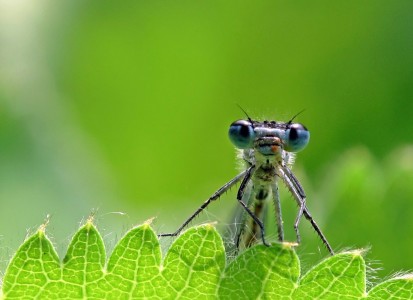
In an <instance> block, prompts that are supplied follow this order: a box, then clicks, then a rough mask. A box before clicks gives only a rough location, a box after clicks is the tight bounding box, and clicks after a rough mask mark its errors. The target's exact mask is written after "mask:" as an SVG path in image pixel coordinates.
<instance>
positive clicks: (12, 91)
mask: <svg viewBox="0 0 413 300" xmlns="http://www.w3.org/2000/svg"><path fill="white" fill-rule="evenodd" d="M412 32H413V2H412V1H410V0H404V1H384V0H374V1H373V0H371V1H362V2H360V1H327V0H326V1H315V2H311V3H309V2H307V1H295V2H291V1H255V2H252V1H123V2H116V1H52V0H41V1H12V0H9V1H8V0H0V260H1V268H0V270H1V271H4V267H5V265H6V263H7V261H8V260H9V258H10V256H11V255H12V254H13V253H14V251H15V250H16V248H17V247H18V245H19V244H20V243H21V242H22V241H23V240H24V237H25V235H26V232H28V233H31V232H33V230H34V229H35V228H36V227H37V226H38V225H39V224H41V223H42V222H43V219H44V218H45V217H46V215H47V214H50V215H51V222H50V225H49V235H51V236H52V238H53V241H54V242H55V244H56V247H57V249H58V252H59V254H60V255H64V252H65V247H66V246H67V244H68V242H69V240H70V237H71V235H72V234H73V233H74V232H75V230H76V229H77V227H78V225H79V222H81V221H82V219H84V218H86V217H87V216H88V215H89V214H90V213H91V212H92V211H94V210H97V213H96V221H97V224H98V227H99V229H100V230H101V232H102V233H103V234H104V239H105V242H106V243H107V246H108V251H110V249H111V247H113V244H114V243H115V242H116V241H117V240H118V239H119V238H120V236H121V234H123V233H124V232H125V231H126V230H127V229H128V228H130V227H131V226H133V225H135V224H139V223H141V222H143V221H145V220H146V219H149V218H151V217H156V219H155V221H154V224H153V226H154V228H155V229H156V230H157V231H158V232H167V231H171V230H174V229H175V228H176V227H177V226H179V225H180V224H181V223H182V222H183V221H184V220H185V218H186V217H188V216H189V215H190V214H191V213H192V212H193V211H194V210H195V209H196V208H198V207H199V205H200V204H201V203H202V202H203V201H204V200H205V199H206V198H207V197H208V196H210V195H211V194H212V193H213V192H214V191H215V190H216V189H217V188H218V187H219V186H221V185H222V184H224V183H225V182H226V181H228V180H229V179H230V178H232V177H233V176H235V175H236V174H237V165H238V163H237V162H236V160H235V151H234V148H233V146H232V145H231V144H230V142H229V140H228V138H227V130H228V126H229V124H230V123H231V122H232V121H234V120H237V119H240V118H243V117H244V114H243V113H242V111H241V110H240V109H239V108H238V107H237V105H236V104H239V105H241V106H242V107H243V108H244V109H245V110H246V111H247V112H248V113H249V115H250V116H251V117H252V118H256V119H263V118H266V119H275V120H288V119H289V118H291V117H292V116H293V115H294V114H296V113H297V112H299V111H301V110H302V109H305V112H304V113H302V114H301V115H300V116H299V117H298V119H297V120H298V121H299V122H302V123H304V124H305V125H306V126H307V127H308V128H309V129H310V131H311V141H310V144H309V146H308V147H307V148H306V149H305V150H304V151H303V152H302V153H300V154H299V156H298V158H297V163H296V166H295V168H294V171H295V172H296V175H297V177H298V178H299V179H300V180H301V181H302V183H303V186H304V188H305V189H306V191H307V194H308V200H307V202H308V206H309V207H310V209H311V211H312V214H313V216H314V217H315V219H316V220H317V221H318V223H320V226H321V227H322V228H323V230H324V231H325V233H326V235H327V237H328V239H329V241H330V243H331V244H332V245H333V247H334V248H335V249H336V250H340V249H353V248H360V247H363V248H366V247H370V250H369V251H368V252H367V255H366V258H367V261H368V263H369V266H370V267H371V268H372V269H375V270H376V272H378V273H376V275H378V276H379V277H381V276H387V275H389V274H391V273H393V272H395V271H400V270H404V271H407V270H410V269H412V268H413V258H412V256H411V253H412V249H413V238H412V236H413V235H412V233H413V199H412V196H413V150H412V149H413V148H410V147H409V146H408V145H409V144H411V143H412V137H413V125H412V119H411V118H412V111H413V84H412V76H413V36H412ZM234 192H235V191H231V192H229V193H228V194H227V195H225V196H224V197H222V198H221V199H220V201H219V202H218V203H215V204H214V205H213V207H211V208H210V209H209V210H208V212H207V213H205V214H204V215H203V216H202V217H200V218H199V219H197V220H196V222H194V224H200V223H202V222H205V221H217V222H218V227H219V228H220V229H223V228H225V227H226V226H225V225H227V224H228V223H229V222H230V219H229V217H230V216H231V215H232V212H233V210H234V207H235V206H236V203H235V198H234ZM283 206H284V207H283V208H284V209H283V211H284V214H285V215H286V220H285V226H286V228H289V230H290V231H288V232H287V237H288V238H289V239H290V240H293V239H294V234H293V232H292V231H291V229H292V220H293V218H294V214H295V213H296V207H295V206H294V203H293V201H292V199H291V197H290V196H289V195H288V194H285V195H284V196H283ZM271 210H272V209H271ZM301 227H302V235H303V237H302V240H303V241H302V242H303V244H302V245H301V246H300V248H299V252H300V255H301V257H302V260H303V265H304V268H306V267H308V266H310V265H311V263H312V262H313V261H316V260H319V259H320V258H322V257H323V256H325V255H327V252H326V251H325V249H323V246H322V244H321V243H320V241H319V240H318V238H317V236H316V234H315V233H314V232H312V230H311V228H310V227H309V225H308V224H307V223H306V222H305V221H303V223H302V226H301ZM270 236H271V237H272V238H273V240H274V239H275V234H274V232H273V233H270ZM170 241H171V240H170V239H169V240H168V239H165V241H164V242H163V243H164V244H165V245H164V246H165V247H166V246H167V244H168V243H170ZM378 268H381V270H378V271H377V269H378Z"/></svg>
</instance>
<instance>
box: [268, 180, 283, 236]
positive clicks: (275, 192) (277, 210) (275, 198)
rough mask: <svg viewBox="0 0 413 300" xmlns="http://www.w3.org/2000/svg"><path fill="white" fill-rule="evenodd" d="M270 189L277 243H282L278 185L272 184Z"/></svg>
mask: <svg viewBox="0 0 413 300" xmlns="http://www.w3.org/2000/svg"><path fill="white" fill-rule="evenodd" d="M271 188H272V197H273V201H274V207H275V218H276V221H277V232H278V241H280V242H282V241H284V230H283V219H282V214H281V202H280V194H279V193H278V184H277V182H274V183H273V185H272V186H271Z"/></svg>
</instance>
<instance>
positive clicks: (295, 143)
mask: <svg viewBox="0 0 413 300" xmlns="http://www.w3.org/2000/svg"><path fill="white" fill-rule="evenodd" d="M309 140H310V132H309V131H308V130H307V128H305V127H304V125H302V124H299V123H293V124H291V125H290V126H289V127H288V129H287V130H286V140H285V141H284V143H285V144H284V150H285V151H288V152H298V151H300V150H303V149H304V148H305V146H307V144H308V141H309Z"/></svg>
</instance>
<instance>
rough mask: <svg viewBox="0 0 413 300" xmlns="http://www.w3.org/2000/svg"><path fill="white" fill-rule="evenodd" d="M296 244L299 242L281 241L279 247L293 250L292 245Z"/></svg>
mask: <svg viewBox="0 0 413 300" xmlns="http://www.w3.org/2000/svg"><path fill="white" fill-rule="evenodd" d="M297 246H299V244H297V243H295V242H282V243H281V247H282V248H283V249H286V250H293V249H294V247H297Z"/></svg>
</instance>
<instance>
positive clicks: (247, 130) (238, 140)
mask: <svg viewBox="0 0 413 300" xmlns="http://www.w3.org/2000/svg"><path fill="white" fill-rule="evenodd" d="M228 135H229V139H230V140H231V142H232V143H233V144H234V145H235V147H237V148H240V149H246V148H250V147H252V146H253V144H254V138H255V132H254V127H253V126H252V124H251V122H249V121H246V120H238V121H235V122H234V123H232V124H231V126H229V132H228Z"/></svg>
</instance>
